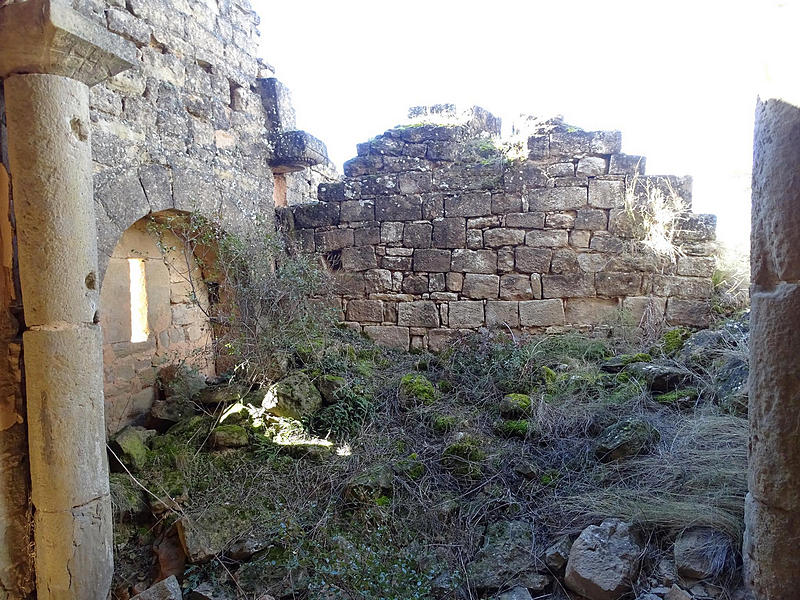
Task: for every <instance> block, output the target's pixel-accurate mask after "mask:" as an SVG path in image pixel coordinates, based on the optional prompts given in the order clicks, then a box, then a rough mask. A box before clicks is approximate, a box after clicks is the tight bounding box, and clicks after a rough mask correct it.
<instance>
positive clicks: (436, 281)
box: [428, 273, 447, 292]
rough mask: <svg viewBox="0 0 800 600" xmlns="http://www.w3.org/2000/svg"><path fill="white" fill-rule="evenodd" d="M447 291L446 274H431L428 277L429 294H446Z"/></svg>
mask: <svg viewBox="0 0 800 600" xmlns="http://www.w3.org/2000/svg"><path fill="white" fill-rule="evenodd" d="M446 289H447V286H446V283H445V276H444V273H431V274H429V275H428V291H429V292H444V291H445V290H446Z"/></svg>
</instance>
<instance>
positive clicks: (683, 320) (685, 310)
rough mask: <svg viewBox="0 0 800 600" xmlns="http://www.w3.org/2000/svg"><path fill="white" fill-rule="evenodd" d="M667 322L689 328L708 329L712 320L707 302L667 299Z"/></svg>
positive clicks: (708, 302)
mask: <svg viewBox="0 0 800 600" xmlns="http://www.w3.org/2000/svg"><path fill="white" fill-rule="evenodd" d="M666 316H667V322H669V323H671V324H675V325H688V326H689V327H708V326H709V325H710V324H711V322H712V320H713V313H712V311H711V302H710V301H708V300H685V299H682V298H669V299H667V311H666Z"/></svg>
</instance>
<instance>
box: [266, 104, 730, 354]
mask: <svg viewBox="0 0 800 600" xmlns="http://www.w3.org/2000/svg"><path fill="white" fill-rule="evenodd" d="M412 113H413V114H412V116H413V117H414V119H415V120H413V121H412V122H411V123H410V124H409V125H406V126H400V127H395V128H393V129H390V130H389V131H386V132H385V133H383V134H381V135H378V136H376V137H375V138H373V139H372V140H370V141H368V142H365V143H363V144H359V145H358V156H357V157H355V158H353V159H352V160H350V161H348V162H346V163H345V165H344V172H345V177H344V179H343V180H341V181H339V182H336V183H329V184H326V183H323V184H321V185H320V187H319V194H318V196H319V201H318V202H312V203H307V204H303V205H297V206H293V207H290V209H289V210H286V211H283V212H282V213H280V214H282V217H283V219H284V220H285V221H286V223H287V226H288V227H289V228H291V229H293V232H294V233H293V235H294V239H295V240H296V242H297V245H298V246H299V248H300V249H301V250H302V251H304V252H312V253H316V254H318V255H320V256H321V257H322V258H323V259H324V260H325V262H326V263H327V264H328V265H329V267H330V268H331V269H332V270H333V271H334V272H335V274H336V276H337V280H338V286H339V288H338V303H337V308H339V309H340V310H341V316H342V318H343V319H344V320H345V322H346V323H347V324H348V325H349V326H351V327H352V328H353V329H356V330H358V331H363V332H364V333H366V334H367V335H369V336H370V337H372V338H374V339H376V340H378V341H379V342H381V343H384V344H388V345H393V346H398V347H401V348H409V347H411V348H430V349H432V350H438V349H440V348H442V345H443V343H445V342H446V341H447V340H449V339H451V338H452V337H453V336H454V335H457V334H458V333H459V332H462V331H466V330H474V329H478V328H481V327H503V328H506V329H509V330H511V331H514V332H517V331H522V330H525V331H533V332H559V331H565V330H570V329H591V328H596V327H598V326H610V325H613V324H615V323H619V322H628V323H634V324H638V323H641V322H643V321H652V320H656V321H659V320H666V321H667V322H668V323H671V324H680V325H689V326H698V327H700V326H705V325H707V324H708V323H709V322H710V319H711V305H710V297H711V292H712V282H711V275H712V273H713V271H714V268H715V259H714V256H713V254H714V239H715V227H716V217H714V216H713V215H701V214H694V213H692V212H691V178H689V177H676V176H651V175H645V174H644V173H645V158H644V157H642V156H631V155H627V154H623V153H622V136H621V134H620V132H618V131H583V130H581V129H578V128H575V127H572V126H569V125H567V124H565V123H564V122H563V121H562V120H559V119H551V120H548V121H537V120H536V119H532V118H530V119H528V120H527V122H526V123H524V124H523V127H524V128H525V129H526V131H525V134H524V136H523V135H522V134H520V133H519V132H518V135H517V143H516V144H515V143H513V142H506V141H503V140H501V139H500V137H499V134H500V121H499V119H497V118H496V117H494V116H493V115H491V114H490V113H488V112H486V111H485V110H483V109H480V108H477V107H476V108H473V109H471V110H469V111H467V112H466V113H460V112H458V111H457V110H456V109H455V108H454V107H452V106H449V105H444V106H436V107H431V108H418V109H412Z"/></svg>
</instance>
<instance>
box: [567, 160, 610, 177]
mask: <svg viewBox="0 0 800 600" xmlns="http://www.w3.org/2000/svg"><path fill="white" fill-rule="evenodd" d="M606 171H608V161H607V160H606V159H605V158H600V157H599V156H587V157H586V158H582V159H580V160H579V161H578V167H577V169H576V171H575V174H576V175H577V176H578V177H580V176H581V175H590V176H591V175H605V174H606Z"/></svg>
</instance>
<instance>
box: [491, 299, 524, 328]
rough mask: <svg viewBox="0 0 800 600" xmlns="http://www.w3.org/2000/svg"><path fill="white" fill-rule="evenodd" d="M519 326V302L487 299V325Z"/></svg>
mask: <svg viewBox="0 0 800 600" xmlns="http://www.w3.org/2000/svg"><path fill="white" fill-rule="evenodd" d="M506 325H507V326H508V327H512V328H514V327H519V302H502V301H492V300H489V301H488V302H487V303H486V326H487V327H500V326H506Z"/></svg>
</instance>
